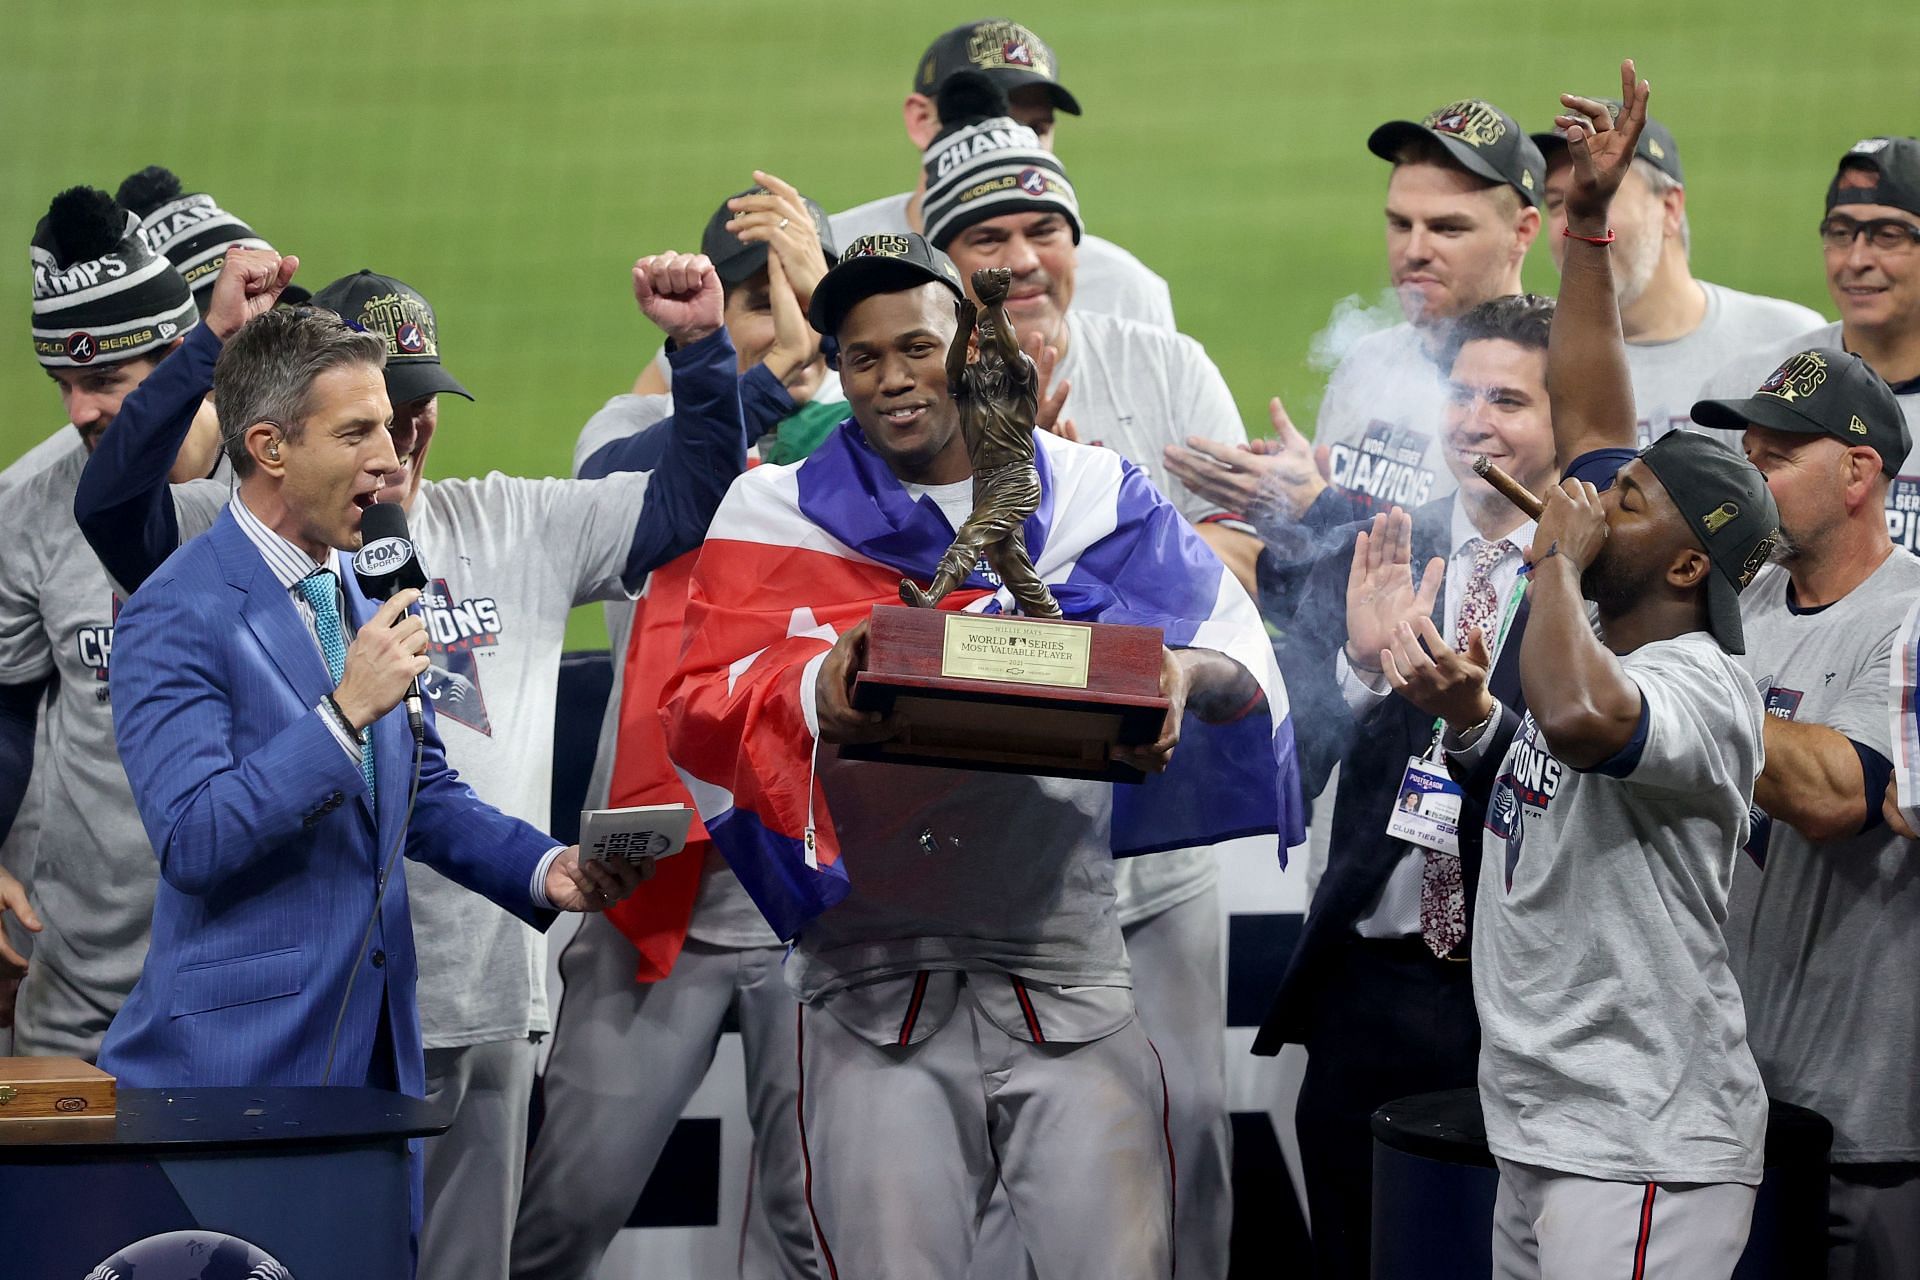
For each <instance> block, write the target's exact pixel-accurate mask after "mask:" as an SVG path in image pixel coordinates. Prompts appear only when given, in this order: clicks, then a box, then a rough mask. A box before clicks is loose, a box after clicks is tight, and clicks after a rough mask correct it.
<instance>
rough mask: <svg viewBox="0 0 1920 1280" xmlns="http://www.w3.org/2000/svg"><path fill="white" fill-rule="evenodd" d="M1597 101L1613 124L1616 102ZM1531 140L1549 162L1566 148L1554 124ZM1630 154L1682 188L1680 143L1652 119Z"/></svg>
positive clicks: (1563, 133) (1562, 134)
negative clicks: (1604, 104) (1608, 112)
mask: <svg viewBox="0 0 1920 1280" xmlns="http://www.w3.org/2000/svg"><path fill="white" fill-rule="evenodd" d="M1600 101H1602V102H1604V103H1606V104H1607V110H1608V111H1610V112H1612V113H1613V118H1614V119H1615V120H1616V121H1617V120H1619V119H1620V109H1621V107H1620V99H1618V98H1602V99H1600ZM1532 137H1533V145H1534V146H1536V147H1539V148H1540V154H1541V155H1543V156H1546V157H1547V158H1548V160H1549V161H1551V160H1552V159H1553V157H1555V156H1556V155H1558V154H1559V153H1560V152H1561V151H1563V150H1565V149H1566V145H1567V134H1566V131H1565V130H1564V129H1561V128H1560V127H1559V126H1558V125H1556V126H1554V127H1553V128H1552V129H1549V130H1548V131H1547V132H1545V133H1536V134H1533V135H1532ZM1633 154H1634V158H1635V159H1638V160H1645V161H1646V162H1647V163H1648V164H1650V165H1652V166H1653V167H1654V168H1656V169H1658V170H1659V171H1660V172H1662V173H1664V174H1666V175H1667V176H1668V177H1669V178H1672V179H1673V180H1674V181H1675V182H1677V183H1679V184H1680V185H1681V186H1685V185H1686V183H1687V179H1686V175H1685V173H1684V171H1683V170H1682V169H1681V168H1680V144H1679V143H1677V142H1675V141H1674V140H1673V131H1672V130H1670V129H1668V128H1667V126H1665V125H1663V124H1661V123H1660V122H1659V121H1658V120H1655V119H1654V118H1653V117H1652V116H1648V117H1647V123H1646V125H1645V127H1643V128H1642V129H1641V130H1640V141H1639V142H1638V143H1637V144H1636V145H1635V146H1634V148H1633Z"/></svg>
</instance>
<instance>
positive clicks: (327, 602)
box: [297, 569, 377, 808]
mask: <svg viewBox="0 0 1920 1280" xmlns="http://www.w3.org/2000/svg"><path fill="white" fill-rule="evenodd" d="M297 585H298V586H299V588H300V594H301V595H303V596H305V597H306V598H307V603H308V604H309V605H311V606H313V629H314V632H315V634H317V635H318V636H319V637H320V653H321V656H322V657H324V658H326V660H327V674H328V675H330V676H332V677H333V683H334V684H335V685H338V684H339V683H340V677H341V675H342V674H343V673H344V672H345V671H346V669H347V634H346V632H345V631H344V630H343V629H342V628H341V626H340V588H339V586H338V585H337V584H336V581H335V579H334V576H333V575H332V574H331V573H328V572H327V571H326V570H325V569H315V570H314V571H313V572H312V573H310V574H308V575H307V576H306V577H304V578H302V579H300V581H299V583H298V584H297ZM372 728H373V727H372V726H371V725H369V726H368V727H367V728H365V729H362V730H361V731H360V774H361V776H362V777H364V778H365V779H366V780H367V806H368V807H369V808H373V807H374V804H373V800H374V796H375V795H376V794H377V793H376V792H375V791H374V786H373V731H372Z"/></svg>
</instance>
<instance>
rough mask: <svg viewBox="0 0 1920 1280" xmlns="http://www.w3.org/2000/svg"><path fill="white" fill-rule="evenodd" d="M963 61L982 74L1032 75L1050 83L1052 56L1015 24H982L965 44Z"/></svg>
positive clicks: (1045, 47)
mask: <svg viewBox="0 0 1920 1280" xmlns="http://www.w3.org/2000/svg"><path fill="white" fill-rule="evenodd" d="M967 61H968V62H971V63H972V64H973V65H974V66H976V67H980V68H982V69H983V70H988V71H993V70H1012V71H1032V72H1035V73H1037V74H1039V75H1042V76H1045V77H1046V78H1047V79H1049V80H1051V79H1053V55H1052V54H1051V53H1050V52H1049V51H1048V50H1047V46H1045V45H1043V44H1041V43H1040V37H1039V36H1036V35H1035V34H1033V32H1031V31H1029V30H1027V29H1026V28H1025V27H1023V26H1021V25H1020V24H1019V23H1017V22H983V23H981V24H980V25H979V26H978V27H975V28H974V31H973V35H972V36H971V37H970V38H969V39H968V40H967Z"/></svg>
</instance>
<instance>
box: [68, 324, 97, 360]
mask: <svg viewBox="0 0 1920 1280" xmlns="http://www.w3.org/2000/svg"><path fill="white" fill-rule="evenodd" d="M99 350H100V348H99V347H98V346H97V345H96V344H95V343H94V340H93V335H92V334H90V333H88V332H87V331H86V330H84V329H81V330H77V331H75V332H73V333H70V334H68V335H67V359H69V360H71V361H73V362H74V363H75V364H88V363H91V362H92V360H93V357H94V356H95V355H97V354H98V353H99Z"/></svg>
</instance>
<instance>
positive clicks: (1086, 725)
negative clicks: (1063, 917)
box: [840, 605, 1168, 782]
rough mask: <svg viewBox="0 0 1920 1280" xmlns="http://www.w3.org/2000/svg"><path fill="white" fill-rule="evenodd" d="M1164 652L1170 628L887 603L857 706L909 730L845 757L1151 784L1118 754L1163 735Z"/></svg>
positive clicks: (860, 680)
mask: <svg viewBox="0 0 1920 1280" xmlns="http://www.w3.org/2000/svg"><path fill="white" fill-rule="evenodd" d="M995 640H998V641H1000V643H999V644H994V643H993V641H995ZM1013 640H1018V641H1019V642H1020V643H1017V644H1016V643H1011V641H1013ZM1056 645H1057V646H1058V647H1057V648H1056V647H1055V646H1056ZM1160 646H1161V635H1160V629H1159V628H1158V627H1130V626H1120V625H1117V624H1113V623H1100V624H1095V623H1088V622H1041V621H1037V620H1034V619H1031V618H1005V617H994V616H991V615H984V614H961V613H953V612H950V611H948V610H944V609H940V610H935V609H905V608H901V607H899V606H896V605H879V606H876V607H875V608H874V610H873V614H872V616H871V618H870V620H869V625H868V630H867V662H866V666H865V667H864V668H863V669H862V670H861V671H860V673H859V674H858V675H856V676H855V677H854V682H853V705H854V706H856V707H858V708H860V709H861V710H863V711H880V712H892V713H895V714H897V715H898V716H899V717H900V719H901V721H902V728H901V731H900V733H899V735H898V736H896V737H894V738H891V739H889V740H887V741H886V742H876V743H870V744H867V745H864V746H843V747H841V748H840V755H841V756H842V757H843V758H845V759H850V760H884V761H888V762H890V763H893V764H924V765H937V766H941V767H944V768H949V769H955V768H957V769H988V770H994V771H997V772H1002V773H1026V774H1035V775H1041V776H1047V777H1058V778H1100V779H1106V780H1108V781H1112V782H1139V781H1141V779H1142V777H1143V776H1144V775H1142V774H1141V773H1140V771H1139V770H1137V769H1134V768H1133V767H1131V766H1130V765H1124V764H1119V763H1116V762H1115V761H1112V760H1109V759H1108V758H1107V753H1108V748H1109V747H1112V746H1115V745H1122V746H1133V745H1137V744H1140V743H1144V742H1151V741H1153V740H1154V739H1155V738H1156V737H1158V736H1159V733H1160V726H1161V724H1162V722H1163V721H1164V720H1165V719H1166V714H1167V705H1168V703H1167V699H1166V698H1165V697H1164V696H1162V694H1161V692H1160ZM994 649H999V650H1002V651H1004V652H1003V653H1001V654H999V655H994V654H993V653H991V651H992V650H994ZM981 650H987V651H988V652H984V653H983V652H981ZM1037 654H1044V655H1046V656H1044V657H1039V658H1037V659H1036V656H1035V655H1037ZM1059 676H1065V677H1066V678H1065V679H1059V678H1057V677H1059Z"/></svg>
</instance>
